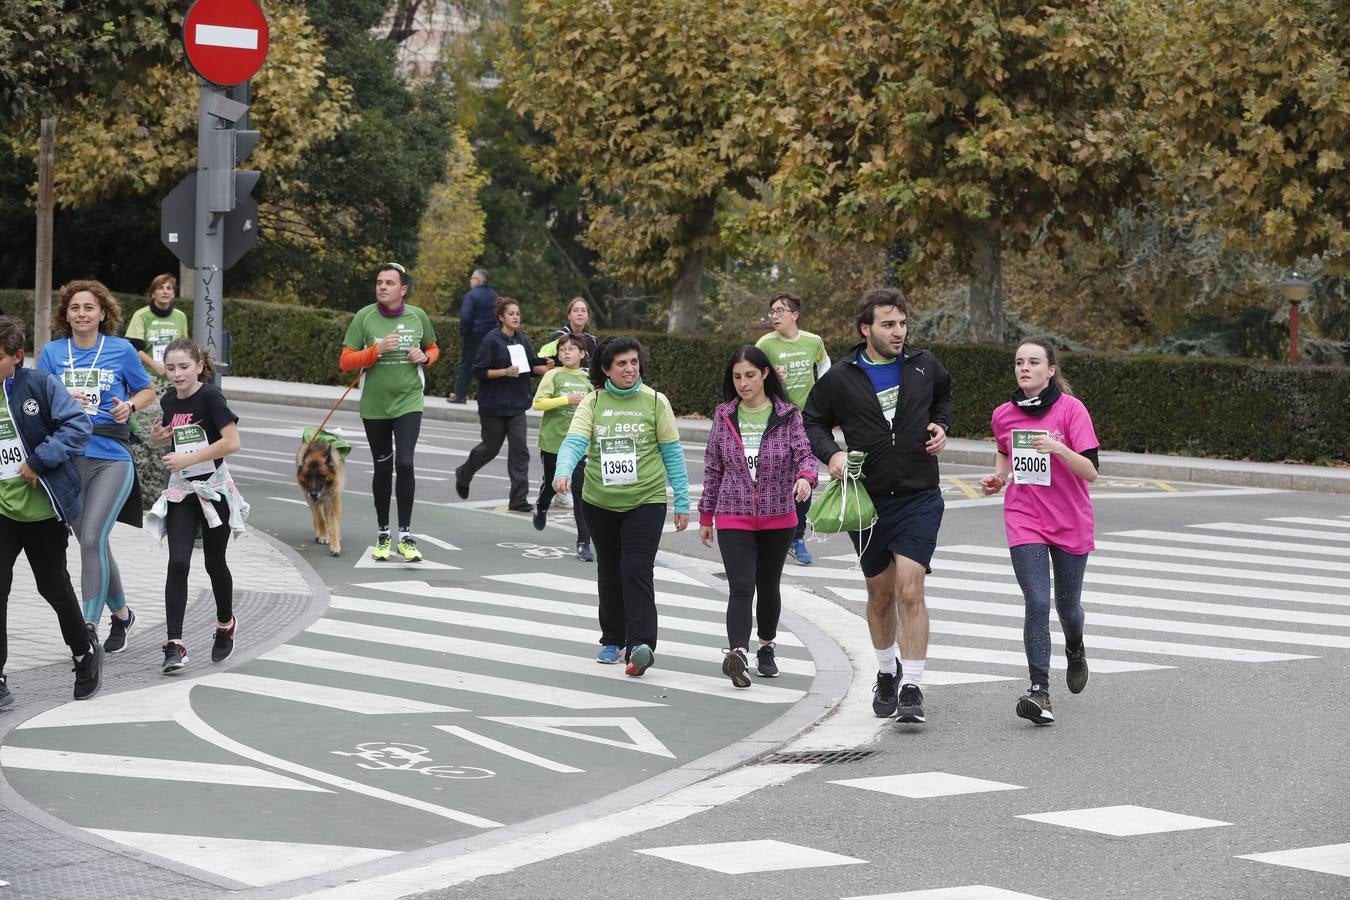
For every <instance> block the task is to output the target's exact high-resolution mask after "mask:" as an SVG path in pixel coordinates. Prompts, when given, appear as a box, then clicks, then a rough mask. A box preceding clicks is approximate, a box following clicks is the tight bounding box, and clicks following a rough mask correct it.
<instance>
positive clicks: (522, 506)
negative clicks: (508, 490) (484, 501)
mask: <svg viewBox="0 0 1350 900" xmlns="http://www.w3.org/2000/svg"><path fill="white" fill-rule="evenodd" d="M507 509H509V510H511V512H518V513H533V512H534V507H533V506H531V505H530V504H528V503H512V504H511V505H510V506H508V507H507ZM539 530H540V531H543V529H542V528H541V529H539Z"/></svg>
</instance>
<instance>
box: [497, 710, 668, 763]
mask: <svg viewBox="0 0 1350 900" xmlns="http://www.w3.org/2000/svg"><path fill="white" fill-rule="evenodd" d="M479 718H481V719H486V720H487V721H489V722H501V723H502V724H504V725H515V726H517V727H519V728H529V729H530V730H532V731H542V732H543V733H544V734H553V735H557V736H559V737H568V738H576V739H577V740H579V741H589V742H591V743H593V744H604V745H605V746H606V747H618V748H620V749H622V750H636V751H637V752H638V753H650V754H651V755H653V756H664V757H666V758H667V759H674V758H675V754H674V753H671V752H670V750H669V749H668V748H667V747H666V745H665V744H663V743H661V740H660V739H659V738H658V737H657V736H656V735H654V734H652V733H651V731H649V730H648V729H647V726H646V725H643V724H642V723H641V722H639V721H638V720H637V719H635V718H633V717H632V716H610V717H593V716H479ZM577 728H618V729H619V730H620V731H622V732H623V733H624V734H625V735H627V736H628V738H629V740H628V741H619V740H615V739H614V738H604V737H600V736H599V735H595V734H587V733H585V732H582V731H574V730H572V729H577Z"/></svg>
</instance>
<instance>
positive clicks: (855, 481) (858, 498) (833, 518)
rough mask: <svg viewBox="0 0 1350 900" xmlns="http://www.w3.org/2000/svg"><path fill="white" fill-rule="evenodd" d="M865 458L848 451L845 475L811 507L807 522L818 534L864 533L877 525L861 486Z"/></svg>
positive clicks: (875, 513) (827, 487) (860, 454)
mask: <svg viewBox="0 0 1350 900" xmlns="http://www.w3.org/2000/svg"><path fill="white" fill-rule="evenodd" d="M866 457H867V454H865V453H863V452H862V451H861V450H850V451H849V454H848V472H847V474H846V475H845V476H844V477H843V478H837V479H835V480H833V481H831V482H830V483H829V484H828V485H826V487H825V490H824V491H822V492H821V494H820V497H819V498H818V499H817V500H816V502H815V503H813V504H811V511H810V512H809V513H807V514H806V521H808V522H810V523H811V527H812V528H813V529H815V530H816V531H818V532H820V533H821V534H838V533H839V532H841V531H866V530H867V529H868V528H871V527H872V526H873V525H875V524H876V522H877V509H876V507H875V506H873V505H872V498H871V497H869V496H868V495H867V491H866V490H865V489H864V488H863V486H862V465H863V460H864V459H866Z"/></svg>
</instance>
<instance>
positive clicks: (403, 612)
mask: <svg viewBox="0 0 1350 900" xmlns="http://www.w3.org/2000/svg"><path fill="white" fill-rule="evenodd" d="M329 607H330V608H331V609H336V610H343V611H350V612H359V613H369V614H373V615H379V616H390V617H393V618H402V619H413V620H415V621H419V622H442V623H444V624H447V625H460V626H463V627H465V628H482V629H484V630H487V631H504V632H506V633H507V634H513V635H520V636H525V637H541V638H552V639H554V640H560V641H568V642H570V643H574V644H584V645H586V646H588V647H592V648H594V647H595V646H596V640H595V629H594V628H577V627H574V626H568V625H555V624H553V623H551V622H538V621H534V620H532V619H513V618H508V617H506V616H487V615H482V614H480V613H471V612H464V611H462V610H458V609H443V608H441V607H436V606H423V605H421V604H417V603H390V602H389V601H387V600H366V599H362V598H358V597H344V596H340V595H337V594H334V595H333V596H332V597H330V598H329ZM661 655H662V656H663V657H676V658H679V659H690V660H696V661H698V662H701V663H708V664H710V665H711V664H718V665H720V664H721V662H722V651H721V650H719V649H717V648H716V647H711V646H706V645H702V644H688V643H684V642H681V641H670V640H664V639H663V640H662V641H661ZM777 660H778V668H779V670H780V671H782V672H783V673H784V674H787V675H807V676H811V675H815V673H816V665H815V663H814V662H812V661H811V660H803V659H791V658H789V657H786V656H781V655H779V656H778V657H777Z"/></svg>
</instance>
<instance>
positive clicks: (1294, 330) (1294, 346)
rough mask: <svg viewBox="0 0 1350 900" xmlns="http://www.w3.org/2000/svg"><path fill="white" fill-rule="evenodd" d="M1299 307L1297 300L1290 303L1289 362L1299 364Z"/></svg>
mask: <svg viewBox="0 0 1350 900" xmlns="http://www.w3.org/2000/svg"><path fill="white" fill-rule="evenodd" d="M1298 306H1299V302H1298V301H1297V300H1291V301H1289V361H1290V362H1291V363H1296V362H1298Z"/></svg>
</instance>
